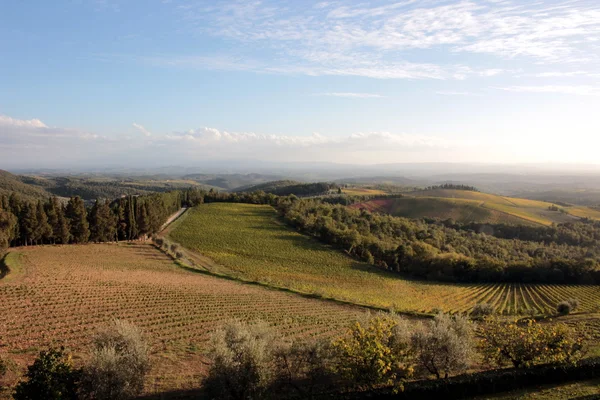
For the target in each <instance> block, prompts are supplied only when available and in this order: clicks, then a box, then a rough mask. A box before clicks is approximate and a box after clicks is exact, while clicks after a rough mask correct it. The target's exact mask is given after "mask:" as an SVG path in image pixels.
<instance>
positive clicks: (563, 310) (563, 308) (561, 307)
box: [556, 301, 573, 315]
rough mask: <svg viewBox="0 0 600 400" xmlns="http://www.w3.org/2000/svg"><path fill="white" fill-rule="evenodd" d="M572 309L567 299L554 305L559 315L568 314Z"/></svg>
mask: <svg viewBox="0 0 600 400" xmlns="http://www.w3.org/2000/svg"><path fill="white" fill-rule="evenodd" d="M572 310H573V307H572V306H571V304H570V303H569V302H568V301H561V302H560V303H558V305H557V306H556V311H557V312H558V313H559V314H561V315H567V314H570V313H571V311H572Z"/></svg>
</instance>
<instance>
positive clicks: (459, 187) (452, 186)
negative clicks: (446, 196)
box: [425, 183, 479, 192]
mask: <svg viewBox="0 0 600 400" xmlns="http://www.w3.org/2000/svg"><path fill="white" fill-rule="evenodd" d="M436 189H453V190H469V191H472V192H479V189H477V188H476V187H475V186H469V185H462V184H458V183H444V184H442V185H435V186H427V187H426V188H425V190H436Z"/></svg>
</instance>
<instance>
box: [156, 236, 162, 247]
mask: <svg viewBox="0 0 600 400" xmlns="http://www.w3.org/2000/svg"><path fill="white" fill-rule="evenodd" d="M154 243H155V244H156V245H157V246H158V247H162V245H163V243H164V240H163V238H160V237H156V236H155V237H154Z"/></svg>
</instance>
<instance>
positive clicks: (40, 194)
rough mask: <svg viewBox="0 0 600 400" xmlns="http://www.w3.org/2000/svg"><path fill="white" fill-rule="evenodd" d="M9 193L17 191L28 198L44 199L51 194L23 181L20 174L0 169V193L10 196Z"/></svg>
mask: <svg viewBox="0 0 600 400" xmlns="http://www.w3.org/2000/svg"><path fill="white" fill-rule="evenodd" d="M11 193H17V194H19V195H20V196H22V197H24V198H27V199H30V200H37V199H44V198H48V197H50V196H51V194H50V193H48V192H47V191H45V190H44V189H43V188H41V187H37V186H34V185H30V184H27V183H25V182H23V180H22V178H21V177H20V176H17V175H13V174H11V173H10V172H8V171H4V170H0V195H6V196H10V194H11Z"/></svg>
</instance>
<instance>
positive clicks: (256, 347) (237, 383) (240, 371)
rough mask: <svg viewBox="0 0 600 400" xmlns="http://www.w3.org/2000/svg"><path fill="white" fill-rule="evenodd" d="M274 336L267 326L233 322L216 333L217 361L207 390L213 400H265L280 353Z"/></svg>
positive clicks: (213, 345)
mask: <svg viewBox="0 0 600 400" xmlns="http://www.w3.org/2000/svg"><path fill="white" fill-rule="evenodd" d="M274 339H275V335H274V332H273V331H272V330H271V329H270V328H269V326H268V325H266V324H265V323H262V322H259V323H256V324H253V325H248V324H245V323H242V322H239V321H232V322H229V323H228V324H227V325H225V326H224V327H223V328H222V329H219V330H218V331H216V332H215V333H214V335H213V336H212V340H211V350H210V355H211V358H212V360H213V363H212V365H211V368H210V370H209V374H208V377H207V378H206V380H205V382H204V387H205V389H206V390H207V392H208V393H209V395H210V396H211V397H213V398H219V399H258V398H262V397H263V396H264V395H265V394H266V393H267V391H268V388H269V386H270V385H271V383H272V382H273V381H274V372H273V371H274V357H275V353H276V351H277V342H275V340H274Z"/></svg>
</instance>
